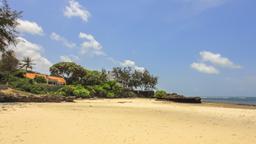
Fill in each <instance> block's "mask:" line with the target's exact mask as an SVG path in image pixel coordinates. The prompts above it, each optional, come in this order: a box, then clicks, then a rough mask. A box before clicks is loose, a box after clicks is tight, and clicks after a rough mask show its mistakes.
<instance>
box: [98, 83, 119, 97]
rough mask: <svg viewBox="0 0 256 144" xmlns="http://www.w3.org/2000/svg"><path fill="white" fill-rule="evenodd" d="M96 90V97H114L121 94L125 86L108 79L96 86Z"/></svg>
mask: <svg viewBox="0 0 256 144" xmlns="http://www.w3.org/2000/svg"><path fill="white" fill-rule="evenodd" d="M94 90H95V96H96V97H104V98H114V97H118V96H119V95H120V93H121V92H122V91H123V88H122V87H121V86H120V85H119V84H118V83H117V82H116V81H108V82H105V83H103V84H101V85H97V86H94Z"/></svg>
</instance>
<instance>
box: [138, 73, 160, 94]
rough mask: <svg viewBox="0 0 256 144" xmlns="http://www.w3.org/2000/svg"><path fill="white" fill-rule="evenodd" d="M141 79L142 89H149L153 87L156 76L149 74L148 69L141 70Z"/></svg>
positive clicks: (155, 82) (155, 83)
mask: <svg viewBox="0 0 256 144" xmlns="http://www.w3.org/2000/svg"><path fill="white" fill-rule="evenodd" d="M141 81H142V86H143V87H144V90H151V89H155V86H156V85H157V81H158V78H157V77H154V76H153V75H151V74H150V73H149V71H148V70H145V71H144V72H143V76H142V79H141Z"/></svg>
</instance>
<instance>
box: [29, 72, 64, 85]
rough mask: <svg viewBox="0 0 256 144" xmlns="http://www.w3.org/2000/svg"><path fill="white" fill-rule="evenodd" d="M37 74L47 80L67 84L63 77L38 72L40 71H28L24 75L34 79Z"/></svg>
mask: <svg viewBox="0 0 256 144" xmlns="http://www.w3.org/2000/svg"><path fill="white" fill-rule="evenodd" d="M37 76H41V77H44V78H45V79H47V80H52V81H56V82H58V83H59V84H66V80H65V79H64V78H62V77H56V76H49V75H44V74H38V73H26V74H25V75H24V77H26V78H29V79H34V78H36V77H37Z"/></svg>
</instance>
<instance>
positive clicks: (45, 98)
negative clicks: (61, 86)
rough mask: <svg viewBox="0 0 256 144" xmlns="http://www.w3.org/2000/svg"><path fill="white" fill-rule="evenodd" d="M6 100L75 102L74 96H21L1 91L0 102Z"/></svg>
mask: <svg viewBox="0 0 256 144" xmlns="http://www.w3.org/2000/svg"><path fill="white" fill-rule="evenodd" d="M4 102H38V103H42V102H56V103H59V102H74V98H72V97H63V96H36V95H29V96H19V95H18V94H14V95H7V94H4V93H1V92H0V103H4Z"/></svg>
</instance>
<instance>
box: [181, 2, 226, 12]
mask: <svg viewBox="0 0 256 144" xmlns="http://www.w3.org/2000/svg"><path fill="white" fill-rule="evenodd" d="M227 1H228V0H183V2H184V4H185V6H186V7H187V8H190V9H192V10H194V11H195V12H197V13H200V12H203V11H205V10H207V9H211V8H215V7H219V6H221V5H223V4H225V3H226V2H227Z"/></svg>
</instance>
